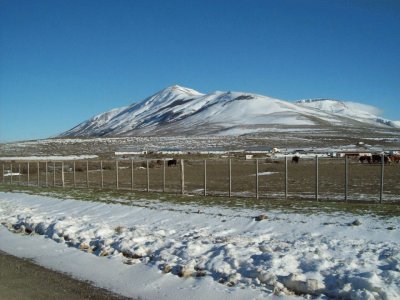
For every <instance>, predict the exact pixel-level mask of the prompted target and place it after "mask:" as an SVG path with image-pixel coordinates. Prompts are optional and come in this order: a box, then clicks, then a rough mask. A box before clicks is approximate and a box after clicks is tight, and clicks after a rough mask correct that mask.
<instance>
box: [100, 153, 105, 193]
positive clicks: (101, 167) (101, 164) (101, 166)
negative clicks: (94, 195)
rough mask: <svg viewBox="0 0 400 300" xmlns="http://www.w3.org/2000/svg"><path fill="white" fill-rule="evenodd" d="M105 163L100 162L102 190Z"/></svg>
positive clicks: (102, 186)
mask: <svg viewBox="0 0 400 300" xmlns="http://www.w3.org/2000/svg"><path fill="white" fill-rule="evenodd" d="M103 172H104V171H103V161H102V160H101V161H100V175H101V188H104V174H103Z"/></svg>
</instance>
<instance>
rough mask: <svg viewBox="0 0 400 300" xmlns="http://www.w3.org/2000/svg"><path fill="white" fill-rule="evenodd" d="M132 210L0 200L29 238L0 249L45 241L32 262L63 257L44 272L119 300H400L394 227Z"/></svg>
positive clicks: (5, 237) (391, 223)
mask: <svg viewBox="0 0 400 300" xmlns="http://www.w3.org/2000/svg"><path fill="white" fill-rule="evenodd" d="M133 204H134V205H138V206H126V205H116V204H104V203H98V202H83V201H76V200H59V199H53V198H48V197H43V196H32V195H24V194H13V193H0V222H1V223H2V224H3V226H5V227H7V228H9V229H10V231H12V232H15V233H25V234H26V233H29V234H31V233H35V234H36V236H34V237H31V236H30V237H23V236H20V235H16V234H11V233H9V232H8V231H4V230H1V231H0V249H2V250H3V251H8V252H11V253H15V249H16V248H19V247H20V244H19V243H20V241H22V240H23V243H26V245H27V246H26V247H28V248H27V250H26V251H25V253H26V252H29V251H31V250H30V247H29V244H30V243H29V242H27V241H29V240H33V241H36V242H37V241H38V237H37V235H40V236H44V237H46V238H47V240H46V242H45V245H46V246H45V247H43V248H40V247H38V250H37V251H39V252H42V253H36V254H35V257H39V258H41V259H42V260H46V259H44V257H47V256H49V255H50V257H52V256H54V253H47V252H48V251H49V249H50V251H53V252H54V251H58V252H60V253H61V255H62V256H61V257H60V256H58V259H54V257H53V259H49V261H48V262H47V266H50V267H53V268H57V266H59V265H60V261H62V263H61V267H60V268H61V269H64V268H66V270H67V271H68V272H72V273H73V274H75V275H76V276H78V277H81V278H84V279H89V280H92V281H95V282H96V283H97V284H98V285H100V286H103V287H106V288H109V289H112V290H113V291H116V292H119V293H122V294H124V295H127V296H142V297H146V298H159V297H161V296H162V297H164V298H167V299H173V298H176V297H178V296H179V295H181V294H179V293H180V292H182V293H183V294H185V293H188V292H189V290H190V291H191V293H193V294H194V296H193V294H185V295H186V297H188V295H190V298H193V297H194V298H203V299H204V298H209V299H221V298H232V297H233V298H243V297H244V298H255V297H267V296H271V295H286V296H288V295H295V294H297V295H313V296H322V295H325V296H327V297H331V298H352V299H366V298H369V299H396V298H399V297H400V235H399V234H398V230H399V227H400V221H399V219H398V218H386V219H380V218H377V217H373V216H370V215H365V216H361V217H360V216H357V217H355V216H354V215H352V214H348V213H331V214H326V213H319V214H313V215H311V214H310V215H304V214H301V213H285V212H281V211H268V213H267V214H265V212H264V213H263V216H262V218H261V217H259V218H255V216H260V214H261V213H262V212H260V211H254V210H249V209H247V210H246V209H240V210H231V209H224V208H221V207H213V208H201V207H198V206H191V205H186V206H184V205H176V204H168V203H162V202H158V201H146V200H142V201H137V202H134V203H133ZM139 205H140V206H139ZM257 220H260V221H257ZM16 237H19V238H16ZM41 241H42V242H43V243H44V240H41ZM55 242H56V243H55ZM54 245H57V247H56V246H54ZM53 246H54V248H53ZM48 247H49V249H48ZM41 249H42V250H41ZM79 250H81V251H79ZM78 253H79V254H78ZM83 254H85V255H83ZM76 257H79V259H78V262H79V266H76V263H74V259H75V258H76ZM103 262H104V264H103ZM68 264H70V265H71V264H72V265H73V266H75V267H72V266H68ZM98 264H100V265H101V266H103V267H104V268H103V269H99V267H98ZM93 270H95V271H93ZM110 272H111V273H112V274H114V273H115V274H118V272H120V273H121V274H122V275H123V278H121V276H116V277H115V278H114V277H112V276H110V274H109V273H110ZM125 277H127V278H125ZM180 277H182V278H180ZM177 289H178V290H177ZM179 289H181V290H179ZM210 291H212V292H210ZM177 293H178V294H177Z"/></svg>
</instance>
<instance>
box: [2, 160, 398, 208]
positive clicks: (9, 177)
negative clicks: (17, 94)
mask: <svg viewBox="0 0 400 300" xmlns="http://www.w3.org/2000/svg"><path fill="white" fill-rule="evenodd" d="M399 175H400V164H391V165H385V163H384V159H383V157H382V160H381V163H379V164H368V163H365V164H362V163H360V162H359V161H358V160H351V159H349V158H348V157H345V158H340V159H339V158H319V157H318V156H315V158H313V159H308V160H307V159H301V160H300V162H299V163H290V162H288V159H287V157H285V158H282V159H279V160H268V159H254V160H235V159H227V160H226V159H225V160H222V159H209V160H190V159H188V160H183V159H181V160H179V161H178V163H177V164H176V165H175V164H171V166H170V164H169V163H168V164H167V163H166V161H165V160H162V159H151V160H142V161H138V160H112V161H111V160H107V161H106V160H103V161H96V160H88V161H45V162H43V161H3V162H2V172H1V179H0V182H1V183H2V184H13V185H14V184H17V185H25V186H38V187H50V186H52V187H61V188H66V187H68V188H99V189H121V190H136V191H147V192H150V191H153V192H166V193H180V194H198V195H203V196H207V195H222V196H228V197H232V196H235V197H252V198H256V199H310V200H315V201H320V200H342V201H346V202H347V201H349V200H365V201H379V202H380V203H382V202H383V201H399V203H400V186H399V178H400V176H399Z"/></svg>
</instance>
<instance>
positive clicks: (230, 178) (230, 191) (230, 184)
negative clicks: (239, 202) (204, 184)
mask: <svg viewBox="0 0 400 300" xmlns="http://www.w3.org/2000/svg"><path fill="white" fill-rule="evenodd" d="M231 196H232V159H231V158H230V159H229V198H230V197H231Z"/></svg>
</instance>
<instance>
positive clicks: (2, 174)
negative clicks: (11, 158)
mask: <svg viewBox="0 0 400 300" xmlns="http://www.w3.org/2000/svg"><path fill="white" fill-rule="evenodd" d="M2 171H3V172H2V173H1V177H2V179H1V180H2V183H3V184H4V163H3V164H2Z"/></svg>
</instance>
